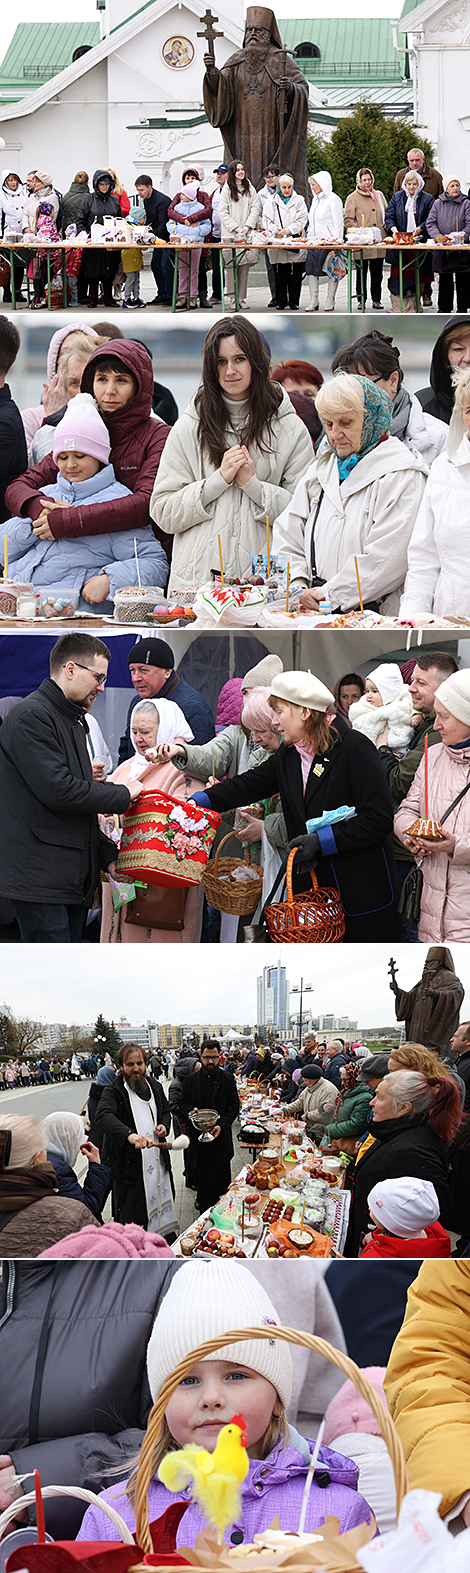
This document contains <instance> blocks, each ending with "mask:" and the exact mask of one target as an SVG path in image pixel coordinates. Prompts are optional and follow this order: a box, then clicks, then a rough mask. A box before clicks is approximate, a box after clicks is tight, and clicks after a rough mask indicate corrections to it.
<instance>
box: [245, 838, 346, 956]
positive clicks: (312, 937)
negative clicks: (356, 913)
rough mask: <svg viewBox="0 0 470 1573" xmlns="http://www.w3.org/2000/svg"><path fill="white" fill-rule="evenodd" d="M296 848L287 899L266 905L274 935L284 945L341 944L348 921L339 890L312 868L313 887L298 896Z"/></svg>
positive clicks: (289, 870) (288, 870) (290, 861)
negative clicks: (294, 885) (323, 881)
mask: <svg viewBox="0 0 470 1573" xmlns="http://www.w3.org/2000/svg"><path fill="white" fill-rule="evenodd" d="M296 850H297V848H296V847H293V849H292V852H290V853H289V857H288V859H287V868H286V884H287V899H286V901H276V902H274V903H273V905H272V906H270V907H266V908H265V917H266V922H267V925H268V929H269V933H270V937H271V939H272V940H282V942H283V944H284V945H340V944H341V941H342V940H343V939H344V933H345V927H346V925H345V921H344V912H343V908H342V904H341V896H340V894H339V891H338V890H336V889H335V888H331V889H330V887H329V886H321V885H319V884H318V880H317V876H316V874H315V873H314V870H313V869H311V870H310V879H311V881H312V889H311V890H307V891H305V892H304V893H303V895H301V896H294V892H293V889H292V867H293V862H294V858H295V854H296Z"/></svg>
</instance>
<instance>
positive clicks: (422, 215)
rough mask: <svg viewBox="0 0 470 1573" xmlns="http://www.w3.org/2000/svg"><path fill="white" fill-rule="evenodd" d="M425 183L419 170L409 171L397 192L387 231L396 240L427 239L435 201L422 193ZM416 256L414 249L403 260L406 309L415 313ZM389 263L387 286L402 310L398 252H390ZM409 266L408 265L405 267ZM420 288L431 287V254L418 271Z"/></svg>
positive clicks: (394, 305) (395, 307) (387, 215)
mask: <svg viewBox="0 0 470 1573" xmlns="http://www.w3.org/2000/svg"><path fill="white" fill-rule="evenodd" d="M423 187H424V180H423V177H422V175H419V174H418V171H417V170H416V169H409V170H407V173H406V175H405V176H404V178H403V181H402V185H401V190H400V191H394V193H393V197H391V199H390V202H389V204H388V207H387V209H386V212H385V228H386V230H387V231H388V233H389V234H391V235H392V236H393V239H394V240H396V238H397V235H403V234H406V235H413V237H414V239H415V240H416V241H423V240H427V238H428V232H427V229H426V219H427V216H428V213H430V212H431V208H432V206H433V202H434V198H433V197H430V196H429V195H428V192H427V191H424V190H423ZM415 256H416V253H415V251H414V250H412V251H407V253H406V256H405V257H404V258H403V310H404V311H416V301H415V288H416V280H415ZM385 260H386V261H387V262H390V264H391V268H390V278H389V281H388V287H389V290H390V300H391V306H392V310H393V311H399V310H400V274H399V257H398V252H396V251H388V252H387V254H386V259H385ZM405 264H406V265H405ZM419 278H420V286H421V289H423V288H426V289H427V288H429V289H430V288H431V283H432V280H433V278H434V274H433V271H432V254H431V252H428V253H427V255H426V253H424V260H423V266H422V267H420V270H419Z"/></svg>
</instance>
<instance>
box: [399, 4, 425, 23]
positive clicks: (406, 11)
mask: <svg viewBox="0 0 470 1573" xmlns="http://www.w3.org/2000/svg"><path fill="white" fill-rule="evenodd" d="M419 5H421V0H405V4H404V6H403V10H402V11H400V22H401V21H402V20H403V17H404V16H408V15H409V12H410V11H416V8H417V6H419Z"/></svg>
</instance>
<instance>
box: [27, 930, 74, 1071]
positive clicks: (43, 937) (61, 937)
mask: <svg viewBox="0 0 470 1573" xmlns="http://www.w3.org/2000/svg"><path fill="white" fill-rule="evenodd" d="M13 908H14V913H15V918H16V921H17V924H18V928H19V931H20V934H21V939H22V942H23V945H73V944H79V943H80V941H81V939H82V937H83V927H84V923H85V917H86V911H85V907H72V906H70V907H67V906H66V905H65V903H64V902H48V901H14V902H13ZM51 1080H52V1078H51Z"/></svg>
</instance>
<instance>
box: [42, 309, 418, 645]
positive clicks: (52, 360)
mask: <svg viewBox="0 0 470 1573" xmlns="http://www.w3.org/2000/svg"><path fill="white" fill-rule="evenodd" d="M71 333H86V336H87V338H88V339H96V343H97V344H98V339H99V333H97V332H96V329H95V328H90V327H89V326H88V323H87V322H73V323H70V322H68V323H67V327H66V328H57V332H56V333H53V335H52V338H51V342H50V345H49V349H48V351H47V381H48V382H52V378H53V376H54V373H55V372H56V371H57V361H58V358H59V350H60V346H61V344H63V342H64V339H68V337H69V334H71ZM413 664H414V665H415V664H416V663H413Z"/></svg>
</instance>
